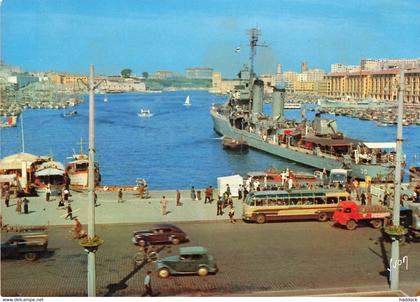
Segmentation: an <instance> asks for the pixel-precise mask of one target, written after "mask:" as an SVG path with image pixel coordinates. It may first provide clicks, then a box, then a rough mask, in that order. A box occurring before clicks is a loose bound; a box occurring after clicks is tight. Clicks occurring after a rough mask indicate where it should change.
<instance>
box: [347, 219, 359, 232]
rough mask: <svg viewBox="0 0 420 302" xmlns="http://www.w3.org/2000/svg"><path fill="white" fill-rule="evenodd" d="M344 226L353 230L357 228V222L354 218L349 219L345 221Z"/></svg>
mask: <svg viewBox="0 0 420 302" xmlns="http://www.w3.org/2000/svg"><path fill="white" fill-rule="evenodd" d="M346 228H347V230H350V231H353V230H354V229H356V228H357V223H356V221H354V220H349V221H347V223H346Z"/></svg>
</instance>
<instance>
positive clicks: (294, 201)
mask: <svg viewBox="0 0 420 302" xmlns="http://www.w3.org/2000/svg"><path fill="white" fill-rule="evenodd" d="M290 204H291V205H292V204H294V205H299V204H302V198H301V197H300V195H299V194H294V195H291V196H290Z"/></svg>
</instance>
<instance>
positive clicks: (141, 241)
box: [137, 239, 146, 246]
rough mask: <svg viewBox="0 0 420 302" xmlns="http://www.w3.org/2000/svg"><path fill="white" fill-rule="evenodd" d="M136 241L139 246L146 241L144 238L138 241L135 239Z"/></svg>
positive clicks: (143, 244)
mask: <svg viewBox="0 0 420 302" xmlns="http://www.w3.org/2000/svg"><path fill="white" fill-rule="evenodd" d="M137 243H138V244H139V245H140V246H145V245H146V241H145V240H144V239H140V240H139V241H137Z"/></svg>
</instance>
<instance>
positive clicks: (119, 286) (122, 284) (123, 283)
mask: <svg viewBox="0 0 420 302" xmlns="http://www.w3.org/2000/svg"><path fill="white" fill-rule="evenodd" d="M164 248H165V246H161V247H159V248H158V249H157V251H156V252H157V253H159V252H160V251H162V250H163V249H164ZM146 264H147V261H143V262H142V263H141V264H140V265H136V266H135V268H134V269H133V270H132V271H131V272H129V273H128V275H127V276H125V277H124V278H122V279H121V280H120V281H119V282H118V283H110V284H108V285H107V286H106V288H107V289H108V292H107V293H106V294H105V297H112V296H113V295H114V294H115V293H116V292H117V291H119V290H123V289H126V288H127V287H128V285H127V281H128V280H130V279H131V277H133V276H134V275H135V274H136V273H137V272H138V271H139V270H141V269H142V268H143V267H144V266H145V265H146ZM157 295H159V293H157V292H156V293H154V295H153V296H155V297H156V296H157Z"/></svg>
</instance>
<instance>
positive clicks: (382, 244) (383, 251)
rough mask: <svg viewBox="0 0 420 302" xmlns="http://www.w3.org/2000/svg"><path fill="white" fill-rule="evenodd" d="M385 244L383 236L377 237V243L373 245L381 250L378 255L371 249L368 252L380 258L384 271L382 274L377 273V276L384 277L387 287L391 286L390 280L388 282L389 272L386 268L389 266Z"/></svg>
mask: <svg viewBox="0 0 420 302" xmlns="http://www.w3.org/2000/svg"><path fill="white" fill-rule="evenodd" d="M385 242H386V239H385V238H384V236H381V237H379V238H378V241H376V242H375V244H379V247H380V249H381V253H380V254H379V253H377V252H375V251H374V250H373V249H371V248H369V250H370V251H371V252H372V253H374V254H375V255H377V256H378V257H380V258H382V263H383V265H384V270H383V271H382V272H379V275H381V276H383V277H386V279H387V282H388V285H391V283H390V280H389V271H388V268H389V266H388V265H389V262H388V254H387V252H386V249H385Z"/></svg>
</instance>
